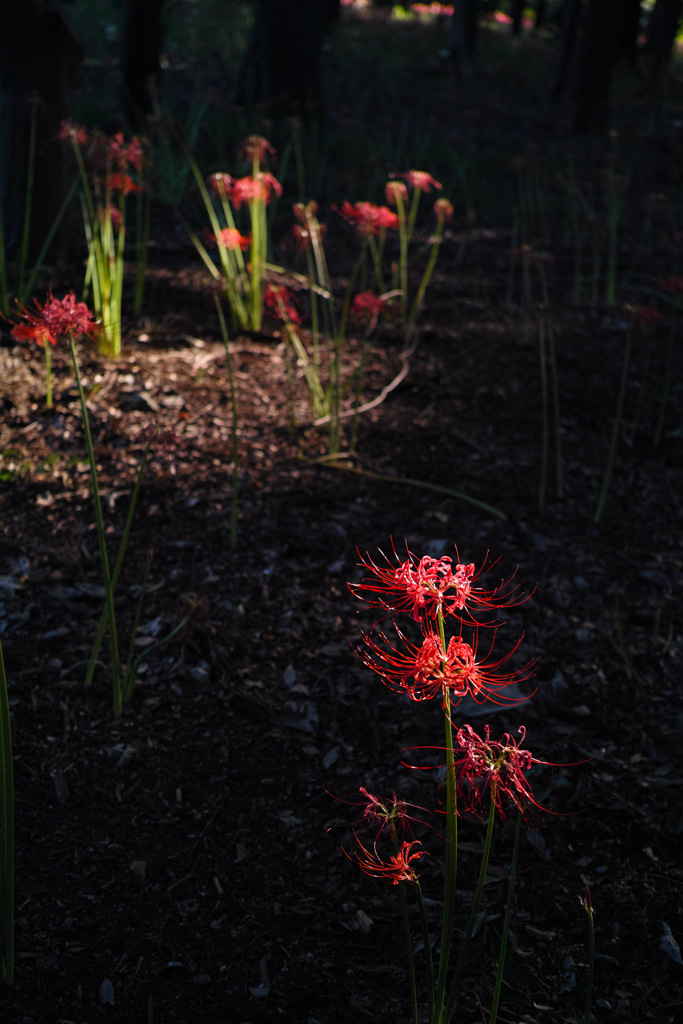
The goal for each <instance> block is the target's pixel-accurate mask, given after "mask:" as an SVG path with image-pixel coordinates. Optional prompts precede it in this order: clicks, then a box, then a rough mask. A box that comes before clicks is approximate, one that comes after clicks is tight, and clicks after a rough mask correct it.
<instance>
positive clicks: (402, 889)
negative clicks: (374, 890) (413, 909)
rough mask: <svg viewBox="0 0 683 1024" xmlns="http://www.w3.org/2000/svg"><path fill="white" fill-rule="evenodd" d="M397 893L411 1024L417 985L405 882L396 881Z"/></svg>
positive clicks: (414, 1023) (415, 1008)
mask: <svg viewBox="0 0 683 1024" xmlns="http://www.w3.org/2000/svg"><path fill="white" fill-rule="evenodd" d="M398 894H399V898H400V901H401V917H402V918H403V935H404V938H405V942H406V954H407V956H408V980H409V981H410V1002H411V1005H412V1010H413V1024H418V1022H417V985H416V984H415V958H414V956H413V936H412V932H411V930H410V918H409V916H408V900H407V897H406V883H405V882H399V883H398Z"/></svg>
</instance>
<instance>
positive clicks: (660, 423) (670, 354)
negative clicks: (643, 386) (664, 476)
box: [653, 307, 677, 448]
mask: <svg viewBox="0 0 683 1024" xmlns="http://www.w3.org/2000/svg"><path fill="white" fill-rule="evenodd" d="M676 323H677V316H676V308H675V307H674V311H673V314H672V317H671V330H670V332H669V341H668V344H667V349H666V367H665V370H664V388H663V390H662V397H661V401H660V405H659V416H658V417H657V426H656V427H655V436H654V442H653V443H654V447H655V448H657V447H659V442H660V441H661V439H662V431H663V430H664V420H665V419H666V409H667V406H668V404H669V395H670V393H671V377H672V372H673V363H674V348H675V345H674V341H675V338H676Z"/></svg>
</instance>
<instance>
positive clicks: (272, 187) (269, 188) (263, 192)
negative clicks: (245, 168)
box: [228, 171, 282, 210]
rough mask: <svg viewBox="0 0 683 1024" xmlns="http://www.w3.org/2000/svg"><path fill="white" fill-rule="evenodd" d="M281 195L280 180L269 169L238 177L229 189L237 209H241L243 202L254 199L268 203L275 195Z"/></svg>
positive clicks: (229, 195)
mask: <svg viewBox="0 0 683 1024" xmlns="http://www.w3.org/2000/svg"><path fill="white" fill-rule="evenodd" d="M281 195H282V186H281V185H280V182H279V181H278V180H277V178H274V177H273V175H272V174H269V173H268V172H267V171H262V172H261V173H259V174H256V175H254V176H253V177H251V176H248V177H246V178H237V180H236V181H233V182H232V183H231V185H230V187H229V189H228V197H229V199H230V202H231V203H232V205H233V206H234V207H235V209H236V210H239V208H240V206H241V205H242V203H250V202H252V201H253V200H258V201H260V202H263V203H265V204H266V205H268V203H269V202H270V200H271V199H272V197H273V196H281Z"/></svg>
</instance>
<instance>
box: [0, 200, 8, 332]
mask: <svg viewBox="0 0 683 1024" xmlns="http://www.w3.org/2000/svg"><path fill="white" fill-rule="evenodd" d="M0 312H1V313H2V315H3V316H9V294H8V292H7V257H6V256H5V225H4V221H3V219H2V208H1V207H0Z"/></svg>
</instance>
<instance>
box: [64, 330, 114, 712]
mask: <svg viewBox="0 0 683 1024" xmlns="http://www.w3.org/2000/svg"><path fill="white" fill-rule="evenodd" d="M69 345H70V347H71V361H72V363H73V368H74V376H75V377H76V386H77V388H78V398H79V401H80V403H81V415H82V417H83V430H84V432H85V444H86V449H87V453H88V462H89V463H90V483H91V487H92V496H93V504H94V506H95V525H96V527H97V540H98V544H99V548H100V562H101V565H102V579H103V582H104V590H105V603H106V608H107V619H108V624H109V649H110V652H111V681H112V690H113V706H114V718H120V717H121V711H122V688H121V666H120V663H119V645H118V637H117V634H116V614H115V612H114V588H113V586H112V579H111V575H110V573H109V557H108V555H107V542H106V538H105V533H104V519H103V518H102V504H101V502H100V489H99V485H98V482H97V464H96V462H95V451H94V448H93V443H92V435H91V433H90V420H89V418H88V407H87V405H86V401H85V392H84V391H83V382H82V381H81V374H80V371H79V369H78V357H77V355H76V344H75V342H74V339H73V335H71V334H70V335H69Z"/></svg>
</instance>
